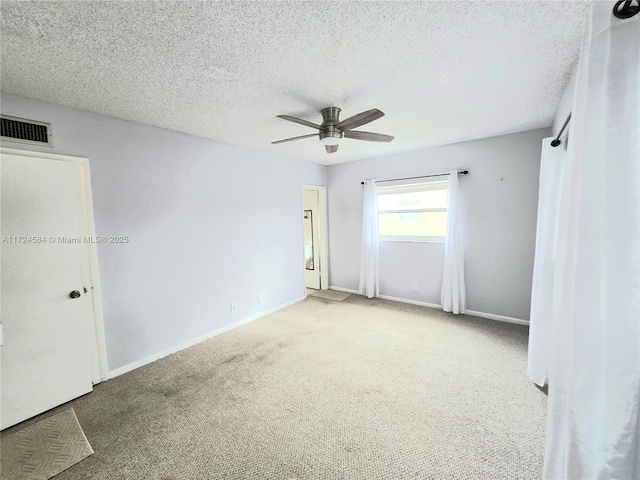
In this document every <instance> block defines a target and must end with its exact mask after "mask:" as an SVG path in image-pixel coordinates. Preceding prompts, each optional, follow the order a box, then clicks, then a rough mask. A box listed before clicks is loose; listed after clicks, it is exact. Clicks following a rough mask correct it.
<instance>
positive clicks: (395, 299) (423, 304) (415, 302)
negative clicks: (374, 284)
mask: <svg viewBox="0 0 640 480" xmlns="http://www.w3.org/2000/svg"><path fill="white" fill-rule="evenodd" d="M378 298H381V299H383V300H391V301H392V302H400V303H408V304H410V305H420V306H421V307H429V308H437V309H440V308H441V307H440V305H438V304H437V303H427V302H419V301H418V300H409V299H406V298H398V297H390V296H389V295H378Z"/></svg>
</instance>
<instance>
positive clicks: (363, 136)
mask: <svg viewBox="0 0 640 480" xmlns="http://www.w3.org/2000/svg"><path fill="white" fill-rule="evenodd" d="M344 136H345V138H353V139H354V140H366V141H367V142H387V143H389V142H390V141H391V140H393V137H392V136H391V135H383V134H382V133H371V132H355V131H353V130H347V131H346V132H344Z"/></svg>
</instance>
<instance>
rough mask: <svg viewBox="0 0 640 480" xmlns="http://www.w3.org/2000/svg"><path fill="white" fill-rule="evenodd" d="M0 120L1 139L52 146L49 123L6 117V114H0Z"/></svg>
mask: <svg viewBox="0 0 640 480" xmlns="http://www.w3.org/2000/svg"><path fill="white" fill-rule="evenodd" d="M0 121H1V122H2V131H1V132H0V136H1V137H2V139H3V140H8V141H11V142H20V143H30V144H32V145H47V146H52V142H51V136H52V135H51V124H50V123H43V122H36V121H34V120H25V119H24V118H15V117H8V116H6V115H1V116H0Z"/></svg>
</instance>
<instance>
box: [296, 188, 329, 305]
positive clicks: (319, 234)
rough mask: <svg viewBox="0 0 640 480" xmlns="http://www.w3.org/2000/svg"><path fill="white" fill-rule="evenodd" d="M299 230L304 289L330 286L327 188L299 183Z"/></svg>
mask: <svg viewBox="0 0 640 480" xmlns="http://www.w3.org/2000/svg"><path fill="white" fill-rule="evenodd" d="M301 213H302V233H303V258H304V266H303V271H304V285H305V292H306V293H307V294H308V293H309V291H310V289H311V290H320V289H322V290H327V289H328V288H329V275H328V274H329V261H328V255H327V250H328V249H327V246H328V235H327V188H326V187H321V186H315V185H303V186H302V212H301Z"/></svg>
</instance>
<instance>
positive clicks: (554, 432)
mask: <svg viewBox="0 0 640 480" xmlns="http://www.w3.org/2000/svg"><path fill="white" fill-rule="evenodd" d="M613 4H614V2H613V1H612V2H594V4H593V6H592V7H591V10H590V12H589V14H588V17H587V22H586V24H585V33H584V36H583V45H582V51H581V54H580V60H579V63H578V73H577V83H576V91H575V96H574V102H573V115H572V124H571V135H570V136H569V145H568V152H567V161H566V168H565V172H564V179H563V188H562V192H561V199H560V218H559V222H558V223H559V229H558V245H557V255H556V270H555V278H554V304H553V315H552V325H553V330H552V335H551V336H552V340H553V341H552V343H551V345H550V348H551V356H550V359H549V402H548V425H547V447H546V453H545V466H544V477H545V478H548V479H559V478H571V479H587V478H588V479H592V478H594V479H595V478H599V479H600V478H606V479H612V478H616V479H638V478H640V15H636V16H634V17H632V18H629V19H626V20H622V19H619V18H616V17H614V16H613V15H612V7H613Z"/></svg>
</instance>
